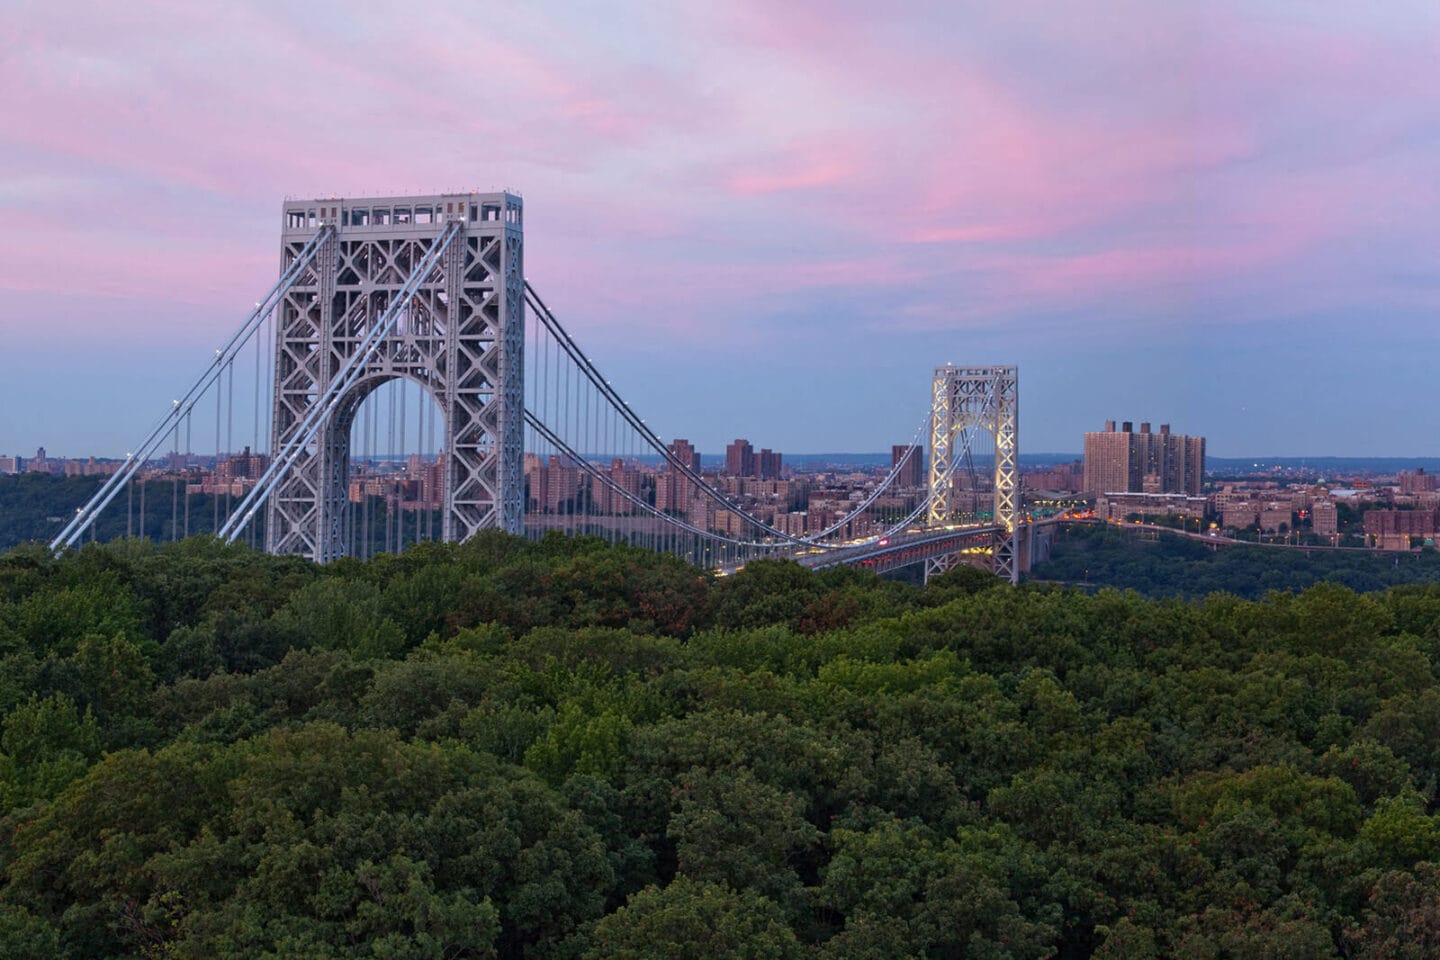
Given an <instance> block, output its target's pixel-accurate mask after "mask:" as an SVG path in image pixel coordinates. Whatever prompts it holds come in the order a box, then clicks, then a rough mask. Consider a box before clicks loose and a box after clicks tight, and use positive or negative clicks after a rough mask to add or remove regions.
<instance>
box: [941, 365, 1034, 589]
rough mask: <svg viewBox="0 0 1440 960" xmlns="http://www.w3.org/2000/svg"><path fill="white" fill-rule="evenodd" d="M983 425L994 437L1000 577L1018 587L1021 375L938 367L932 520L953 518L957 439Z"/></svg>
mask: <svg viewBox="0 0 1440 960" xmlns="http://www.w3.org/2000/svg"><path fill="white" fill-rule="evenodd" d="M975 427H979V428H980V429H982V430H984V431H985V432H986V433H989V434H990V435H991V436H992V437H994V439H995V514H994V518H995V524H996V526H998V527H1000V528H1001V533H1000V534H999V535H997V536H996V539H995V549H994V554H993V562H994V570H995V573H996V574H997V575H999V576H1001V577H1004V578H1005V579H1007V580H1009V581H1010V582H1012V583H1014V582H1015V581H1016V580H1017V579H1018V577H1019V574H1020V570H1019V564H1018V562H1017V560H1018V558H1017V557H1016V552H1017V550H1016V541H1015V524H1016V521H1017V519H1018V518H1019V514H1020V466H1019V456H1020V437H1019V434H1020V374H1019V369H1018V368H1017V367H954V366H944V367H936V368H935V380H934V384H933V389H932V393H931V409H930V511H929V515H928V521H929V522H930V523H932V524H936V523H943V522H945V521H947V520H948V519H950V514H951V510H950V494H951V477H952V475H953V473H954V471H953V470H952V460H953V459H954V458H955V456H956V455H957V450H956V439H957V437H959V436H960V435H961V434H962V433H964V432H965V431H968V430H971V429H972V428H975ZM954 562H955V558H954V557H953V556H951V557H937V558H935V559H931V560H927V561H926V562H925V575H926V577H927V578H928V577H929V576H930V575H931V574H932V573H937V572H940V571H943V570H947V569H949V568H950V566H951V565H952V564H953V563H954Z"/></svg>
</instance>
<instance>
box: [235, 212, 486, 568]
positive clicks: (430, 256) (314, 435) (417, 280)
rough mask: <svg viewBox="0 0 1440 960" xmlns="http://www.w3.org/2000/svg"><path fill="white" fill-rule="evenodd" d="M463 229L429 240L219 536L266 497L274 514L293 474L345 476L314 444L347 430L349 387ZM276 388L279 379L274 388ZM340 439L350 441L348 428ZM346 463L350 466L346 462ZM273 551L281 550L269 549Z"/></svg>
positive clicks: (314, 510)
mask: <svg viewBox="0 0 1440 960" xmlns="http://www.w3.org/2000/svg"><path fill="white" fill-rule="evenodd" d="M461 233H463V226H462V225H461V224H459V223H451V224H449V225H447V226H446V227H445V229H444V231H443V232H442V233H441V234H440V236H439V237H437V238H436V239H435V242H434V243H433V245H431V246H430V247H429V249H428V250H427V251H426V253H425V254H424V255H423V256H422V257H421V258H420V261H419V263H417V264H416V265H415V266H414V268H413V269H412V270H411V271H410V273H409V274H408V276H406V278H405V281H404V283H403V284H401V285H400V288H399V290H398V291H396V292H395V293H394V295H393V297H391V298H389V302H388V304H387V306H386V308H385V310H384V312H383V313H381V314H380V316H379V317H378V318H377V319H376V321H375V322H374V323H373V325H371V326H370V327H369V329H368V330H367V331H366V332H365V334H364V336H363V338H362V339H360V340H359V342H358V343H356V344H355V345H354V348H353V350H352V351H351V352H350V353H349V354H348V356H347V357H346V358H345V360H344V364H343V365H342V366H341V367H340V369H339V370H338V371H337V372H336V374H335V375H334V376H333V377H331V378H329V379H328V382H327V383H326V384H325V386H324V388H323V389H322V390H321V391H320V393H319V395H318V396H317V397H316V398H315V399H314V401H313V402H312V403H308V404H307V405H306V406H305V408H304V416H303V417H301V418H300V419H299V420H298V422H296V423H294V424H293V426H292V428H291V429H289V430H288V431H287V433H286V435H285V438H284V440H283V444H282V443H281V442H280V441H279V440H277V447H278V450H277V452H276V454H275V456H274V458H273V459H272V460H271V461H270V465H269V466H268V467H267V468H266V469H265V472H264V473H262V474H261V475H260V478H259V480H258V482H257V483H256V484H255V486H254V487H253V488H252V489H251V490H250V492H249V493H248V494H247V495H246V496H245V499H243V500H242V501H241V502H240V506H239V507H237V508H236V509H235V511H234V513H232V514H231V515H230V517H229V519H228V520H226V521H225V525H224V526H222V527H221V528H220V530H219V536H220V537H221V538H222V539H224V540H226V541H227V542H233V541H234V540H235V538H236V537H238V536H239V535H240V532H241V531H242V530H244V529H245V526H246V525H247V524H248V523H250V522H251V521H252V520H253V519H254V518H255V510H256V509H257V507H258V506H260V505H261V504H264V503H266V502H267V501H268V502H269V503H270V509H271V517H272V518H273V517H274V512H275V498H276V494H277V493H278V491H280V490H282V489H283V485H284V484H285V483H287V482H294V480H295V478H296V477H297V476H299V477H301V478H305V479H314V478H315V477H317V476H320V477H324V476H327V475H328V476H329V477H330V479H331V481H332V482H334V481H335V480H336V479H339V480H341V481H343V479H344V476H345V475H344V474H343V473H340V474H339V475H338V477H337V475H336V474H334V473H328V474H327V473H321V472H320V471H319V470H318V469H316V468H315V464H316V461H320V460H321V456H320V455H319V454H317V452H316V451H317V448H321V449H323V447H324V445H325V444H331V445H332V449H333V448H334V446H335V445H338V441H337V440H336V439H335V434H336V432H337V421H339V422H343V423H344V424H345V426H346V429H347V430H348V426H349V420H350V419H351V418H353V416H354V406H358V405H359V401H358V400H356V399H355V396H354V394H353V393H352V392H351V391H352V388H355V387H356V386H357V385H360V384H361V383H362V381H363V380H364V378H365V377H366V376H368V375H372V367H371V366H370V365H371V364H372V363H374V362H375V360H376V359H377V358H379V357H380V356H381V355H382V354H383V353H384V351H385V349H386V347H387V345H389V346H391V347H393V344H390V341H389V338H390V337H391V334H392V333H393V332H394V331H395V330H396V328H397V326H398V325H399V322H400V320H401V318H402V317H404V316H406V308H407V307H409V306H410V305H411V303H412V301H413V300H414V298H415V295H416V293H417V292H418V291H419V288H420V286H421V284H422V283H424V282H426V281H427V280H428V281H429V282H430V283H431V284H432V285H433V283H434V282H435V271H436V269H437V267H438V265H439V263H440V260H441V257H442V256H443V255H444V253H445V251H446V250H447V249H448V248H449V247H450V246H451V244H452V243H453V241H454V240H455V239H456V238H457V237H458V236H460V234H461ZM279 389H280V388H279V386H278V385H277V391H278V390H279ZM346 404H351V405H352V406H351V407H350V409H349V410H348V413H346V412H345V411H346V407H345V405H346ZM277 420H278V415H277ZM344 439H345V441H346V443H348V433H347V434H346V435H345V438H344ZM342 462H343V461H342ZM307 466H308V467H310V468H311V469H310V470H308V471H307V470H306V469H305V468H306V467H307ZM345 466H346V468H347V469H348V463H347V464H345ZM312 489H315V490H316V491H317V492H318V490H319V487H318V485H316V486H314V487H312ZM342 489H343V488H342ZM318 501H319V498H318V497H316V498H315V499H314V500H312V502H311V512H310V513H309V514H308V515H307V517H306V518H307V519H308V518H309V517H314V516H316V515H317V514H318V513H319V511H320V503H319V502H318ZM316 526H318V524H317V525H316ZM274 529H275V528H274V525H273V521H272V525H271V526H269V527H267V531H266V533H267V536H266V539H267V542H268V541H269V540H270V535H271V533H272V532H273V530H274ZM267 546H268V543H267ZM337 546H339V545H337ZM271 552H284V551H278V550H272V551H271ZM336 555H338V553H337V554H336ZM323 559H327V560H328V559H334V557H333V556H327V557H324V558H323Z"/></svg>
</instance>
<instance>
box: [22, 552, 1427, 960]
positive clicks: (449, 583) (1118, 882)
mask: <svg viewBox="0 0 1440 960" xmlns="http://www.w3.org/2000/svg"><path fill="white" fill-rule="evenodd" d="M1187 592H1188V591H1187ZM1437 663H1440V585H1413V586H1404V587H1394V588H1391V589H1389V590H1388V591H1381V592H1374V593H1369V594H1364V595H1361V594H1356V593H1354V592H1352V590H1351V589H1349V588H1347V587H1345V586H1342V585H1339V584H1333V583H1321V584H1318V585H1316V586H1313V587H1311V588H1310V589H1308V590H1305V591H1304V592H1301V593H1298V594H1292V593H1270V594H1267V595H1265V596H1263V597H1262V598H1260V599H1258V600H1247V599H1243V598H1240V597H1237V596H1234V595H1229V594H1216V595H1213V596H1209V597H1206V598H1204V599H1198V600H1183V599H1176V598H1170V599H1159V600H1147V599H1143V598H1141V597H1140V596H1139V595H1137V594H1134V593H1120V592H1116V591H1113V590H1101V591H1098V592H1094V593H1084V592H1079V591H1074V590H1061V589H1056V588H1052V587H1046V586H1043V585H1030V586H1022V587H1020V588H1018V589H1015V588H1011V587H1009V586H1006V585H1002V584H1001V583H1000V582H999V581H997V580H995V578H993V577H990V576H989V575H986V574H981V573H977V572H976V571H973V570H965V571H956V572H953V573H951V574H947V575H946V576H943V577H940V578H937V579H936V581H935V582H934V583H932V584H931V585H930V586H929V587H925V588H919V587H914V586H908V585H905V584H899V583H895V582H890V581H884V580H880V579H877V578H875V577H873V576H872V575H869V574H865V573H860V572H856V571H851V570H837V571H829V572H824V573H818V574H817V573H809V572H806V571H804V570H802V569H801V568H799V567H796V566H794V565H791V564H787V563H781V562H774V561H771V562H759V563H755V564H751V565H750V566H749V567H747V568H746V569H744V570H742V571H741V572H740V573H738V574H736V575H734V576H730V577H721V578H715V577H712V576H711V575H709V574H706V573H703V572H701V571H697V570H695V569H693V568H691V567H688V566H686V565H684V564H683V563H680V562H679V561H676V560H674V559H671V558H666V557H660V556H655V555H651V554H647V553H644V552H641V551H637V550H631V549H626V548H617V547H610V546H606V545H604V544H602V543H600V542H598V541H593V540H586V539H569V540H567V539H564V538H561V537H556V536H552V537H549V538H547V539H545V540H542V541H539V542H534V543H532V542H526V541H523V540H518V539H513V538H509V537H505V536H502V535H498V534H493V535H485V536H481V537H478V538H476V539H475V540H473V541H471V542H470V543H467V544H464V545H460V546H445V545H436V544H426V545H421V546H417V547H415V548H412V549H411V550H409V551H407V552H406V553H404V554H402V555H399V556H384V557H380V558H377V559H375V560H373V561H370V562H367V563H360V562H353V561H342V562H339V563H334V564H331V565H329V566H327V567H317V566H314V565H312V564H309V563H306V562H303V561H299V560H295V559H291V558H276V557H270V556H266V555H263V554H260V553H256V552H254V551H251V550H248V549H246V548H244V547H240V546H224V545H221V544H219V543H218V542H216V541H214V540H210V539H191V540H186V541H181V542H179V543H176V544H172V545H169V546H166V547H163V548H157V547H154V546H150V545H146V544H143V543H138V542H120V543H116V544H111V545H103V546H89V547H86V548H84V549H82V550H80V551H77V552H75V553H72V554H70V555H67V556H65V557H64V558H62V559H59V560H56V559H53V558H51V557H50V556H49V555H48V553H46V552H45V551H44V550H42V549H38V548H33V547H22V548H17V549H15V550H13V551H11V552H10V553H9V554H6V555H4V556H3V557H0V956H4V957H17V958H29V957H46V958H50V957H62V958H76V960H79V958H87V960H88V958H117V960H118V958H161V957H166V958H187V957H193V958H200V957H222V958H223V957H234V958H240V957H247V958H249V957H262V958H302V957H304V958H316V957H319V958H325V957H336V958H339V957H373V958H392V960H393V958H417V960H418V958H478V957H517V958H518V957H536V958H574V960H588V958H601V957H630V958H652V957H653V958H660V957H679V956H687V957H688V956H695V957H700V956H704V957H720V958H727V957H734V958H757V960H761V958H764V960H769V958H779V960H790V958H804V957H813V958H817V960H841V958H844V960H860V958H876V960H878V958H891V957H913V958H927V960H928V958H959V957H967V958H969V957H976V958H1045V957H1060V958H1082V957H1090V956H1095V957H1106V958H1145V957H1170V956H1179V957H1194V958H1222V957H1234V958H1249V957H1255V958H1260V957H1280V956H1284V957H1354V958H1379V957H1425V956H1433V955H1435V953H1436V951H1437V950H1440V898H1437V894H1436V890H1437V885H1440V817H1437V804H1436V794H1437V787H1440V673H1437Z"/></svg>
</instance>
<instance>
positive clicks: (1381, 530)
mask: <svg viewBox="0 0 1440 960" xmlns="http://www.w3.org/2000/svg"><path fill="white" fill-rule="evenodd" d="M1436 516H1437V514H1436V512H1435V511H1434V510H1366V511H1365V515H1364V517H1363V518H1362V521H1361V522H1362V523H1363V524H1364V526H1365V539H1366V540H1368V541H1370V542H1371V543H1372V544H1373V545H1375V546H1377V547H1381V548H1382V549H1385V550H1408V549H1410V538H1411V537H1424V538H1426V539H1433V538H1434V536H1435V528H1436Z"/></svg>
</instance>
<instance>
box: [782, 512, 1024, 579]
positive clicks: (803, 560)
mask: <svg viewBox="0 0 1440 960" xmlns="http://www.w3.org/2000/svg"><path fill="white" fill-rule="evenodd" d="M999 532H1000V528H999V527H998V526H996V525H994V524H951V525H947V526H945V527H941V528H936V529H924V528H912V529H910V530H907V531H906V532H904V533H897V534H894V535H892V536H890V537H886V538H883V539H880V540H865V541H862V542H860V543H857V544H854V545H853V546H844V547H837V548H834V549H830V550H823V551H822V550H820V549H818V548H812V549H810V550H808V551H802V552H801V553H798V554H796V555H795V556H794V559H795V561H796V562H797V563H799V564H800V565H801V566H803V567H810V568H811V569H812V570H822V569H824V568H825V567H835V566H840V565H841V564H847V565H850V566H861V567H865V568H866V569H867V570H874V571H875V572H876V573H882V572H884V571H886V570H893V569H895V568H896V567H903V566H907V565H909V564H912V563H919V562H920V561H922V560H928V559H929V558H931V557H943V556H946V555H948V554H952V553H969V552H975V553H979V552H981V551H987V550H989V549H990V547H991V545H992V544H994V542H995V536H996V534H998V533H999Z"/></svg>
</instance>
